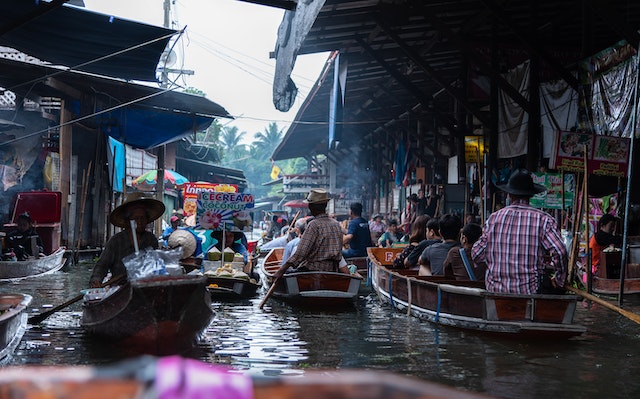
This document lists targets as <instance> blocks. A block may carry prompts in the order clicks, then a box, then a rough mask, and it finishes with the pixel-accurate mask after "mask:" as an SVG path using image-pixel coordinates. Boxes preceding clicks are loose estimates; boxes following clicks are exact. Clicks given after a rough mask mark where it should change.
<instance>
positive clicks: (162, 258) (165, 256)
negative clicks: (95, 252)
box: [122, 247, 182, 280]
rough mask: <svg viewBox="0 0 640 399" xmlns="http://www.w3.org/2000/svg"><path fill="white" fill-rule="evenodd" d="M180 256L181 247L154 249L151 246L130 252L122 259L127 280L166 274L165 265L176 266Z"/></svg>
mask: <svg viewBox="0 0 640 399" xmlns="http://www.w3.org/2000/svg"><path fill="white" fill-rule="evenodd" d="M181 256H182V249H181V248H176V249H172V250H169V251H166V250H156V249H153V248H151V247H149V248H146V249H144V250H142V251H140V252H139V253H137V254H136V253H132V254H131V255H127V256H125V257H124V258H123V259H122V263H124V266H125V268H126V269H127V275H128V277H129V280H137V279H141V278H145V277H149V276H152V275H166V274H167V266H171V267H177V266H178V265H179V262H180V257H181Z"/></svg>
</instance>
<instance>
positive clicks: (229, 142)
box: [220, 126, 247, 160]
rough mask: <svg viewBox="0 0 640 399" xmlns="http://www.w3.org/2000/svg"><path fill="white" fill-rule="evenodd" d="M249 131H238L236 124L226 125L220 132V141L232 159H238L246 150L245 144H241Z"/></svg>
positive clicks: (226, 153)
mask: <svg viewBox="0 0 640 399" xmlns="http://www.w3.org/2000/svg"><path fill="white" fill-rule="evenodd" d="M245 134H247V132H238V128H237V127H236V126H231V127H224V128H222V131H221V132H220V142H221V144H222V146H223V147H224V149H225V155H228V156H229V157H230V158H231V159H230V160H234V159H238V158H240V156H241V155H242V154H243V153H244V152H245V148H244V147H245V146H244V144H240V141H241V140H242V138H243V136H244V135H245Z"/></svg>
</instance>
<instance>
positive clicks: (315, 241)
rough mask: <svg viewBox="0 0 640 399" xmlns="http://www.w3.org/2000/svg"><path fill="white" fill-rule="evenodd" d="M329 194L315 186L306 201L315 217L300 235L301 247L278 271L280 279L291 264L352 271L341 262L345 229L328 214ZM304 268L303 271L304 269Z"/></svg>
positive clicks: (293, 265)
mask: <svg viewBox="0 0 640 399" xmlns="http://www.w3.org/2000/svg"><path fill="white" fill-rule="evenodd" d="M329 200H330V198H329V193H328V192H327V191H326V190H322V189H312V190H311V191H310V192H309V195H308V196H307V199H306V200H305V202H306V203H307V204H308V206H309V211H310V212H311V215H312V216H313V219H312V220H311V221H309V222H308V223H307V226H306V228H305V231H304V234H303V235H302V236H301V237H300V243H299V244H298V249H297V250H296V252H295V253H294V254H293V255H291V257H290V258H289V259H288V260H287V261H286V262H284V264H283V265H282V266H280V269H278V271H277V272H276V273H275V274H274V277H275V278H280V277H282V276H283V275H284V273H285V272H286V271H287V269H289V268H290V267H294V268H296V270H297V271H300V270H301V267H304V269H306V270H317V271H327V272H334V271H339V272H341V273H347V274H349V268H348V267H347V266H346V262H343V265H342V266H341V265H340V263H341V262H340V261H341V259H342V228H341V227H340V223H338V221H336V220H335V219H332V218H330V217H329V215H327V203H328V202H329ZM304 269H303V270H304Z"/></svg>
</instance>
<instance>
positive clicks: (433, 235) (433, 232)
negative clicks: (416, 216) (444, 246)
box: [404, 215, 442, 270]
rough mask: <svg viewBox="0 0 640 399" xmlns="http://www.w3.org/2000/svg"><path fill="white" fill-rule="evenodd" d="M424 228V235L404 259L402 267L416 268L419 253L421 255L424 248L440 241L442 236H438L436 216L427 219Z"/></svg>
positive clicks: (438, 229)
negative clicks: (425, 230)
mask: <svg viewBox="0 0 640 399" xmlns="http://www.w3.org/2000/svg"><path fill="white" fill-rule="evenodd" d="M427 216H429V215H427ZM426 229H427V232H426V237H425V238H423V239H422V241H420V243H419V244H418V245H417V246H416V247H415V249H414V250H413V251H411V253H410V254H409V255H407V257H406V258H405V260H404V267H406V268H407V269H415V270H418V266H419V265H418V259H419V258H420V255H422V252H424V250H425V248H427V247H428V246H430V245H433V244H435V243H437V242H441V241H442V237H441V236H440V220H439V219H438V218H431V219H429V220H428V221H427V227H426Z"/></svg>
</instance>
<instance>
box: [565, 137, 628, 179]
mask: <svg viewBox="0 0 640 399" xmlns="http://www.w3.org/2000/svg"><path fill="white" fill-rule="evenodd" d="M629 146H630V140H629V139H628V138H624V137H613V136H600V135H594V134H591V133H578V132H566V131H561V132H558V141H557V146H556V148H555V152H556V156H555V164H554V165H553V167H555V168H556V169H560V170H564V171H565V172H584V170H585V165H584V160H585V157H584V151H585V150H586V151H587V173H589V174H594V175H602V176H614V177H626V176H627V162H628V160H629Z"/></svg>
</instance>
